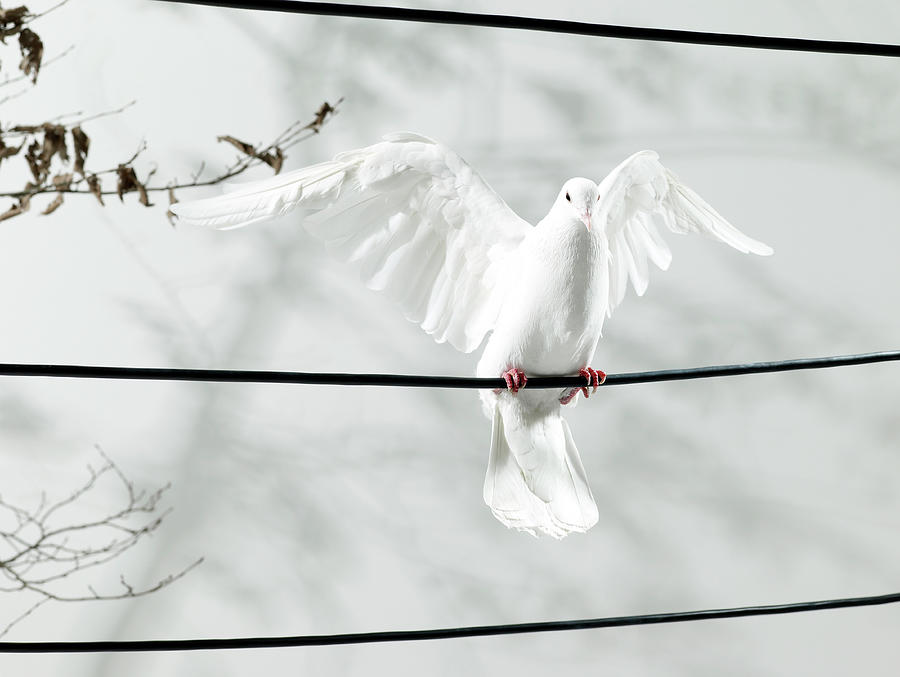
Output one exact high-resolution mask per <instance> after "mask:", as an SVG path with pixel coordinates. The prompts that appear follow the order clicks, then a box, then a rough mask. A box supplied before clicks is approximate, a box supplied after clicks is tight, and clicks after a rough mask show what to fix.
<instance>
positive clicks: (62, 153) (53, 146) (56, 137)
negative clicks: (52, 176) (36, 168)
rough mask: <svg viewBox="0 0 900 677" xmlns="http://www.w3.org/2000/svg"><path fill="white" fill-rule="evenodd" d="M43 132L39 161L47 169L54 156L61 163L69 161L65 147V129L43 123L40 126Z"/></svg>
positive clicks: (60, 126) (67, 149)
mask: <svg viewBox="0 0 900 677" xmlns="http://www.w3.org/2000/svg"><path fill="white" fill-rule="evenodd" d="M41 129H42V131H43V132H44V143H43V146H42V147H41V160H42V161H43V162H44V164H45V165H46V166H47V168H48V169H49V167H50V162H52V160H53V156H54V155H58V156H59V159H60V160H62V161H63V162H68V161H69V148H68V146H67V145H66V128H65V127H64V126H63V125H54V124H52V123H50V122H45V123H44V124H43V125H41Z"/></svg>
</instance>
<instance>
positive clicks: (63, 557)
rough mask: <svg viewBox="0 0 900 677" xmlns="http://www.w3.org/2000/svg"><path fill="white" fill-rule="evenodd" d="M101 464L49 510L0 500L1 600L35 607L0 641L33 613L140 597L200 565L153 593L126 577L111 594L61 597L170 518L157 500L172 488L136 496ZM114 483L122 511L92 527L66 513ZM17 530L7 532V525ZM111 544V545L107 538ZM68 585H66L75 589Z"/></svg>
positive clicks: (109, 464)
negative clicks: (51, 606) (16, 599)
mask: <svg viewBox="0 0 900 677" xmlns="http://www.w3.org/2000/svg"><path fill="white" fill-rule="evenodd" d="M97 452H98V454H99V455H100V457H101V459H102V460H103V465H101V466H100V468H99V469H95V468H93V467H92V466H90V465H89V466H88V468H87V469H88V477H87V479H86V480H85V481H84V482H82V483H81V484H80V485H79V486H78V487H77V488H76V489H74V490H73V491H72V492H70V493H69V494H68V495H67V496H64V497H63V498H60V499H58V500H56V501H54V502H48V500H47V498H46V496H45V495H42V497H41V500H40V502H39V504H38V506H37V508H35V509H29V508H24V507H21V506H18V505H15V504H13V503H11V502H10V501H7V500H5V499H3V498H2V497H0V517H4V516H5V517H7V518H9V519H5V520H2V521H0V524H3V525H4V526H2V527H0V548H2V550H0V552H2V558H0V574H3V578H5V579H6V580H7V581H8V584H7V585H4V586H2V587H0V592H5V593H9V594H15V593H20V594H23V595H30V596H32V597H36V598H37V599H36V600H35V602H34V603H33V604H31V606H29V607H28V608H27V610H26V611H24V612H23V613H21V614H19V615H18V616H16V617H15V618H13V619H12V620H11V621H9V622H8V623H7V624H6V625H5V626H4V627H3V629H2V630H0V637H2V636H3V635H5V634H6V633H7V632H9V630H11V629H12V628H13V627H14V626H15V625H16V624H18V623H20V622H21V621H23V620H24V619H25V618H27V617H28V616H30V615H31V614H32V613H34V612H35V611H36V610H37V609H38V608H39V607H40V606H42V605H43V604H45V603H46V602H50V601H53V602H87V601H107V600H116V599H127V598H134V597H143V596H145V595H149V594H151V593H153V592H156V591H158V590H161V589H162V588H164V587H166V586H168V585H170V584H171V583H173V582H174V581H176V580H178V579H180V578H182V577H183V576H185V575H186V574H187V573H188V572H189V571H191V570H193V569H194V568H195V567H196V566H198V565H199V564H200V563H201V562H202V561H203V559H202V558H200V559H198V560H196V561H194V562H192V563H191V564H189V565H187V566H186V567H184V568H182V569H180V570H179V571H177V572H175V573H173V574H169V575H168V576H165V577H163V578H161V579H159V580H157V581H156V582H154V583H153V584H151V585H146V586H135V585H133V584H132V583H130V582H128V581H127V580H126V578H125V576H124V574H120V575H119V586H120V587H118V588H116V589H113V590H109V591H102V590H98V589H97V588H96V587H94V585H93V584H91V583H86V584H85V588H86V589H87V590H88V591H89V594H86V595H77V594H75V595H73V594H71V593H66V592H64V591H63V590H62V589H61V587H62V586H63V581H67V580H68V581H71V580H72V579H74V578H76V577H82V576H84V574H85V573H86V572H88V571H89V570H92V569H96V568H98V567H102V566H104V565H106V564H108V563H109V562H111V561H112V560H114V559H116V558H118V557H120V556H121V555H123V554H124V553H125V552H127V551H128V550H130V549H131V548H133V547H135V546H136V545H138V543H140V542H141V541H142V540H144V537H146V536H149V535H151V534H153V533H154V532H155V531H156V530H157V529H158V528H159V527H160V525H161V524H162V522H163V520H164V519H165V517H166V516H167V515H168V514H169V512H170V510H165V511H162V512H161V513H158V507H159V503H160V500H161V499H162V497H163V495H164V493H165V492H166V490H167V489H168V488H169V485H168V484H167V485H165V486H163V487H160V488H158V489H156V490H155V491H152V492H149V493H148V492H146V491H143V490H142V491H137V490H136V489H135V487H134V484H133V483H132V482H131V480H129V479H128V478H127V477H126V476H125V474H124V473H123V472H122V470H121V469H120V468H119V467H118V466H117V465H116V464H115V463H114V462H113V461H112V460H111V459H110V458H109V457H108V456H107V455H106V454H105V453H104V452H103V450H102V449H100V448H99V447H98V448H97ZM107 478H110V479H111V480H114V481H115V483H116V484H118V486H119V487H120V488H121V489H122V490H123V492H124V494H125V497H124V501H123V504H122V505H121V507H119V508H118V509H115V510H109V511H106V512H103V513H101V514H100V515H99V516H98V517H96V518H94V519H88V520H84V519H80V520H73V519H72V518H68V517H67V511H68V510H69V509H70V508H73V507H74V506H76V505H80V504H81V503H82V502H83V499H84V498H85V496H87V495H88V494H89V493H91V492H92V491H94V490H95V489H96V487H97V486H98V485H99V484H100V483H101V482H102V481H104V480H105V479H107ZM10 523H11V524H12V526H5V525H6V524H10ZM110 533H111V534H112V537H111V538H110V537H109V534H110ZM70 587H71V584H70V583H69V584H67V585H66V589H70Z"/></svg>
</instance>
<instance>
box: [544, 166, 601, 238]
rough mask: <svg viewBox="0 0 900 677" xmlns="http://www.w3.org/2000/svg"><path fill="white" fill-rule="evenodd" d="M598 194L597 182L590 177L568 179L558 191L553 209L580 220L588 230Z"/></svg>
mask: <svg viewBox="0 0 900 677" xmlns="http://www.w3.org/2000/svg"><path fill="white" fill-rule="evenodd" d="M598 195H599V191H598V188H597V184H596V183H594V182H593V181H591V180H590V179H583V178H580V177H579V178H575V179H569V180H568V181H566V182H565V183H564V184H563V187H562V189H561V190H560V191H559V196H558V197H557V198H556V202H555V203H554V205H553V209H554V210H555V211H557V212H558V213H559V214H560V215H561V216H564V217H569V218H571V219H573V220H576V221H581V223H583V224H584V227H585V228H587V229H588V230H590V229H591V215H592V214H593V213H594V208H595V207H596V206H597V198H598Z"/></svg>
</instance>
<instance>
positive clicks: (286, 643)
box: [0, 592, 900, 653]
mask: <svg viewBox="0 0 900 677" xmlns="http://www.w3.org/2000/svg"><path fill="white" fill-rule="evenodd" d="M896 602H900V592H896V593H891V594H888V595H874V596H871V597H850V598H844V599H826V600H819V601H815V602H797V603H793V604H771V605H765V606H748V607H737V608H732V609H706V610H703V611H678V612H675V613H662V614H646V615H641V616H613V617H611V618H585V619H581V620H570V621H543V622H538V623H513V624H502V625H475V626H469V627H460V628H437V629H433V630H391V631H386V632H349V633H341V634H334V635H295V636H288V637H228V638H208V639H149V640H109V641H97V642H0V653H94V652H106V653H124V652H133V651H209V650H223V649H273V648H279V647H281V648H283V647H301V646H332V645H336V644H374V643H381V642H415V641H423V640H434V639H459V638H462V637H487V636H495V635H520V634H524V633H533V632H557V631H561V630H591V629H598V628H619V627H626V626H631V625H658V624H661V623H684V622H688V621H708V620H718V619H723V618H742V617H746V616H772V615H777V614H794V613H801V612H807V611H823V610H825V609H846V608H850V607H862V606H876V605H880V604H893V603H896Z"/></svg>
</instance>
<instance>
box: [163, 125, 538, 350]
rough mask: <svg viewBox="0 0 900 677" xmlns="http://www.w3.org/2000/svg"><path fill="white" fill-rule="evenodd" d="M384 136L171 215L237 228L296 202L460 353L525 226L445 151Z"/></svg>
mask: <svg viewBox="0 0 900 677" xmlns="http://www.w3.org/2000/svg"><path fill="white" fill-rule="evenodd" d="M384 138H385V140H384V141H383V142H382V143H378V144H375V145H374V146H369V147H367V148H361V149H359V150H353V151H348V152H346V153H341V154H340V155H338V156H337V157H335V159H334V160H331V161H330V162H323V163H321V164H317V165H312V166H310V167H305V168H303V169H298V170H296V171H293V172H289V173H286V174H283V175H279V176H275V177H273V178H271V179H267V180H264V181H259V182H256V183H251V184H246V185H244V186H242V187H240V188H238V189H237V190H235V191H233V192H230V193H226V194H225V195H223V196H221V197H216V198H210V199H207V200H198V201H196V202H188V203H176V204H174V205H172V207H171V208H172V211H173V212H174V213H175V214H176V215H177V216H178V217H179V219H180V220H181V221H183V222H185V223H188V224H197V225H204V226H211V227H213V228H237V227H239V226H245V225H248V224H251V223H256V222H258V221H264V220H268V219H272V218H275V217H277V216H281V215H282V214H285V213H287V212H289V211H292V210H294V209H296V210H298V211H299V212H300V214H301V215H302V216H303V217H305V218H304V225H305V226H306V228H307V230H308V231H309V232H310V233H312V234H313V235H314V236H316V237H318V238H320V239H321V240H323V241H324V242H325V244H326V246H327V247H328V249H329V250H330V251H331V252H332V253H333V254H334V255H336V256H337V257H338V258H340V259H342V260H344V261H347V262H350V263H351V264H353V265H355V267H356V268H358V270H359V272H360V276H361V277H362V279H363V282H365V284H366V285H367V286H368V287H369V288H371V289H376V290H379V291H384V292H385V293H386V294H388V295H389V296H390V297H392V298H393V299H394V300H395V301H397V302H398V303H399V304H400V306H401V308H402V310H403V312H404V314H405V315H406V317H407V318H408V319H410V320H412V321H413V322H416V323H417V324H419V325H421V327H422V329H424V330H425V331H426V332H428V333H429V334H431V335H432V336H433V337H434V338H435V340H436V341H438V342H439V343H441V342H443V341H449V342H450V343H451V344H452V345H453V346H454V347H456V348H458V349H459V350H462V351H465V352H470V351H472V350H474V349H475V348H477V347H478V345H479V344H480V343H481V341H482V339H483V338H484V336H485V334H486V333H487V332H488V331H490V330H491V329H493V326H494V323H495V321H496V318H497V313H498V311H499V308H500V305H501V302H502V293H503V291H502V289H503V285H502V284H501V282H502V278H503V275H502V268H503V265H504V260H505V259H506V258H507V256H508V255H509V254H510V253H511V252H512V251H513V250H515V249H516V247H518V245H519V243H520V242H521V241H522V239H523V238H524V237H525V235H526V234H527V233H528V231H529V230H530V228H531V226H530V225H529V224H528V223H527V222H525V221H523V220H522V219H521V218H519V217H518V216H517V215H516V214H515V212H513V211H512V209H510V208H509V207H508V206H507V205H506V203H505V202H504V201H503V200H502V199H501V198H500V196H499V195H497V194H496V193H495V192H494V191H493V190H492V189H491V188H490V186H488V185H487V183H485V181H484V180H483V179H482V178H481V177H480V176H479V175H478V174H477V173H476V172H475V171H474V170H473V169H472V168H471V167H470V166H469V165H468V164H466V163H465V161H464V160H463V159H462V158H460V157H459V156H458V155H457V154H456V153H454V152H453V151H451V150H449V149H448V148H446V147H444V146H442V145H440V144H438V143H436V142H434V141H432V140H431V139H428V138H426V137H423V136H419V135H416V134H408V133H400V134H392V135H389V136H386V137H384Z"/></svg>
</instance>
